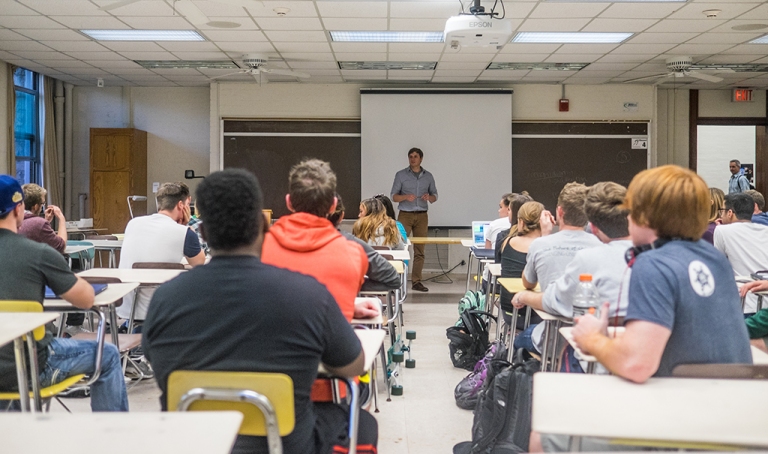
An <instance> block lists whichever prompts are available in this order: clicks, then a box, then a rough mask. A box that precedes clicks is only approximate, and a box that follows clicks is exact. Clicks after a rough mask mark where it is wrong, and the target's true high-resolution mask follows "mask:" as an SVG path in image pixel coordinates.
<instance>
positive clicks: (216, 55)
mask: <svg viewBox="0 0 768 454" xmlns="http://www.w3.org/2000/svg"><path fill="white" fill-rule="evenodd" d="M173 55H175V56H176V57H177V58H179V59H181V60H226V59H227V58H228V57H227V54H225V53H224V52H185V51H174V52H173ZM132 60H137V59H135V58H134V59H132ZM171 60H174V58H171Z"/></svg>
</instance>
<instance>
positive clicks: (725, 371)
mask: <svg viewBox="0 0 768 454" xmlns="http://www.w3.org/2000/svg"><path fill="white" fill-rule="evenodd" d="M672 376H673V377H678V378H716V379H735V380H768V365H764V364H761V365H752V364H680V365H678V366H676V367H675V368H674V369H673V370H672Z"/></svg>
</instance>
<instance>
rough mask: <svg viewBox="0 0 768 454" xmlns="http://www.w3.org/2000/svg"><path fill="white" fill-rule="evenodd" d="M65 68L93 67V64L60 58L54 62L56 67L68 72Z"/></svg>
mask: <svg viewBox="0 0 768 454" xmlns="http://www.w3.org/2000/svg"><path fill="white" fill-rule="evenodd" d="M67 68H93V66H92V65H89V64H88V63H86V62H84V61H80V60H61V61H57V62H56V69H59V70H62V71H64V72H70V71H66V69H67Z"/></svg>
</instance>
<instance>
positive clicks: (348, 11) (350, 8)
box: [316, 2, 455, 18]
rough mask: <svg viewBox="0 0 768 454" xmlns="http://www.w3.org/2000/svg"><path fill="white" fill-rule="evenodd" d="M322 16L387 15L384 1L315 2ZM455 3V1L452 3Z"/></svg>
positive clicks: (382, 16)
mask: <svg viewBox="0 0 768 454" xmlns="http://www.w3.org/2000/svg"><path fill="white" fill-rule="evenodd" d="M316 3H317V9H318V10H319V11H320V14H321V15H322V16H323V18H328V17H381V18H386V17H387V3H386V2H316ZM453 4H454V5H455V3H453Z"/></svg>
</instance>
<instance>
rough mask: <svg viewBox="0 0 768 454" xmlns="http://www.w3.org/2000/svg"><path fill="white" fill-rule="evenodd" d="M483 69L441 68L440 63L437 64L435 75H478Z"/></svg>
mask: <svg viewBox="0 0 768 454" xmlns="http://www.w3.org/2000/svg"><path fill="white" fill-rule="evenodd" d="M482 71H483V70H482V69H440V65H437V69H435V77H470V76H471V77H477V76H479V75H480V73H481V72H482Z"/></svg>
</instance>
